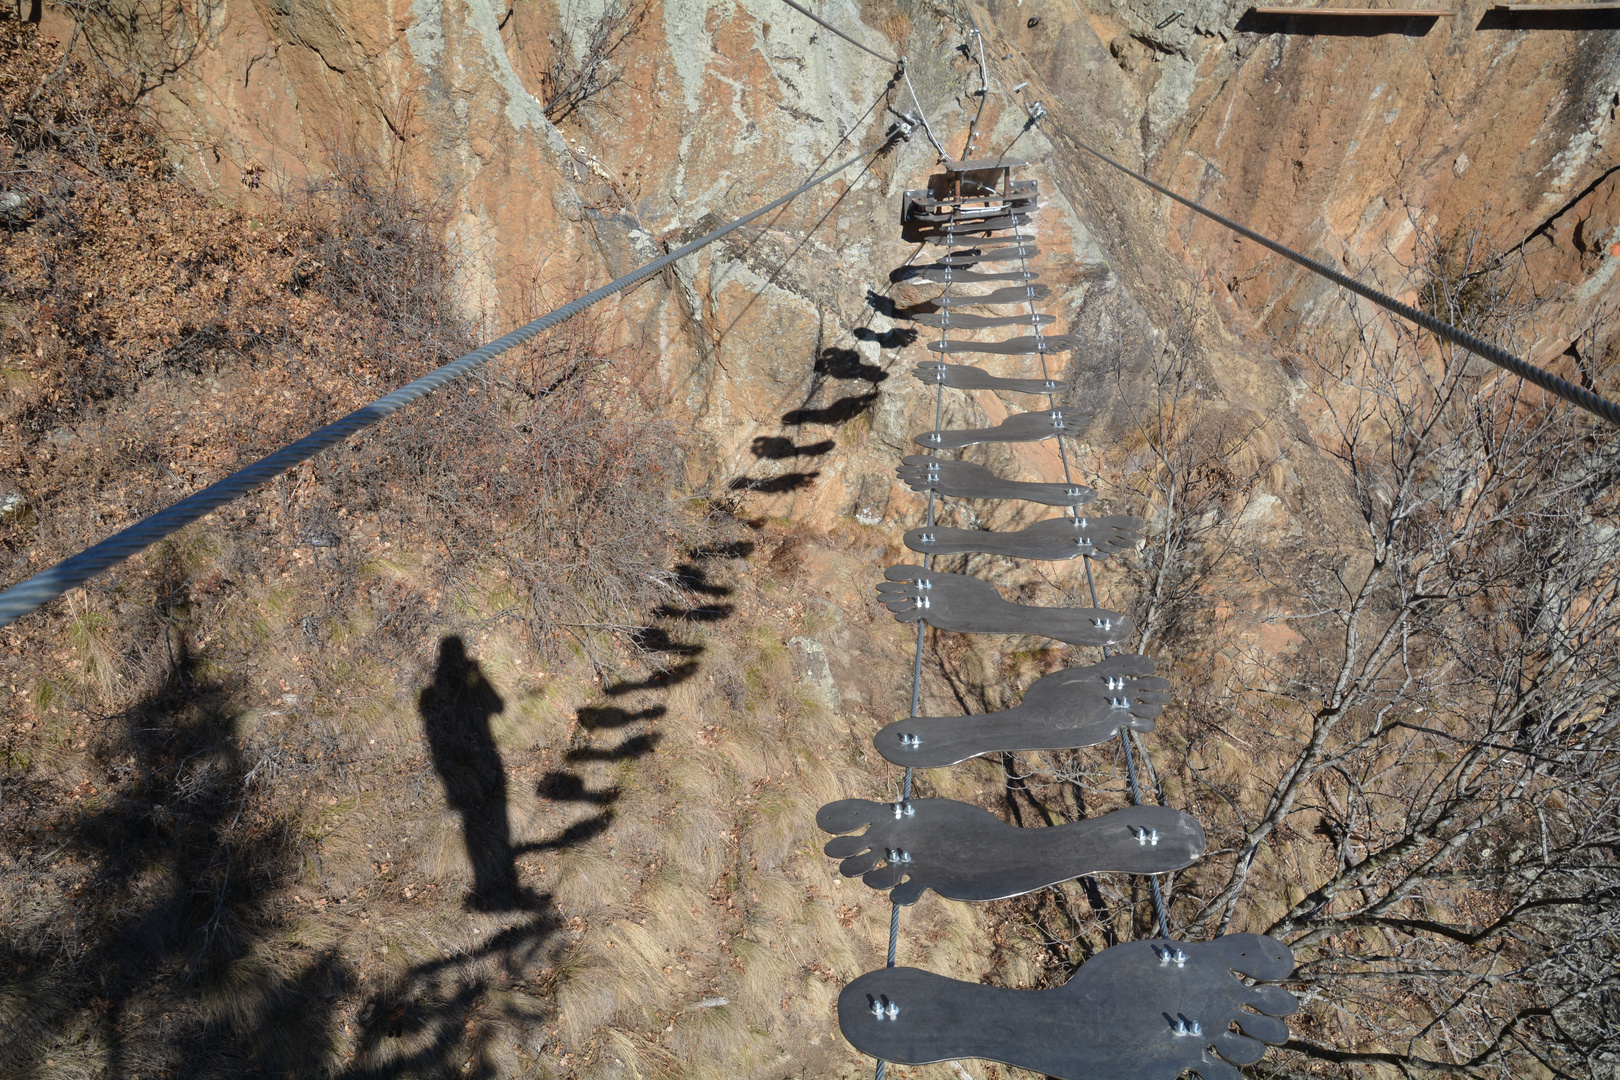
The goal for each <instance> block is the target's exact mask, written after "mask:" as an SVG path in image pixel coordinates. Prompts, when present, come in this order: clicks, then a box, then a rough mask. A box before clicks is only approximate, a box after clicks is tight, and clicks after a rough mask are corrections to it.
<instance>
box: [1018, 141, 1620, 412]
mask: <svg viewBox="0 0 1620 1080" xmlns="http://www.w3.org/2000/svg"><path fill="white" fill-rule="evenodd" d="M1030 124H1031V125H1036V126H1038V125H1039V124H1040V117H1039V116H1032V117H1031V118H1030ZM1063 137H1064V138H1065V139H1067V140H1068V141H1069V142H1072V143H1073V144H1074V145H1075V146H1078V147H1079V148H1080V149H1082V150H1084V151H1085V152H1086V153H1088V154H1090V155H1091V156H1092V157H1094V158H1097V159H1098V160H1099V161H1102V162H1105V163H1106V164H1109V165H1112V166H1113V167H1114V168H1116V169H1118V170H1119V171H1120V172H1122V173H1124V174H1125V175H1126V176H1129V177H1131V178H1133V179H1135V180H1140V181H1141V182H1142V183H1144V184H1146V185H1147V186H1148V187H1150V188H1152V189H1153V190H1154V191H1157V192H1158V193H1159V194H1161V195H1167V196H1169V197H1170V198H1172V199H1174V200H1175V201H1176V202H1178V203H1180V204H1181V205H1182V206H1185V207H1187V208H1188V209H1189V210H1193V211H1196V212H1197V213H1200V214H1202V215H1204V216H1205V217H1207V218H1209V219H1210V220H1211V221H1214V222H1218V223H1219V224H1221V225H1224V226H1226V227H1227V228H1228V229H1231V230H1232V231H1233V232H1235V233H1237V234H1238V235H1239V236H1242V237H1244V238H1246V239H1249V240H1253V241H1254V242H1255V243H1257V244H1259V245H1261V246H1262V247H1264V248H1267V249H1269V250H1271V251H1274V252H1276V253H1277V254H1278V255H1281V256H1282V257H1283V258H1285V259H1288V260H1289V261H1290V262H1295V263H1298V264H1299V265H1300V266H1303V267H1304V268H1305V269H1307V270H1310V271H1312V272H1313V273H1316V274H1320V275H1321V276H1323V277H1325V278H1327V279H1328V280H1329V281H1331V282H1333V283H1334V284H1335V285H1338V286H1340V287H1341V288H1345V289H1349V290H1350V291H1351V292H1353V293H1355V294H1356V295H1357V296H1361V297H1363V298H1365V299H1367V300H1371V301H1372V302H1373V303H1375V304H1377V305H1378V306H1379V307H1381V308H1384V309H1385V310H1387V311H1392V312H1394V313H1395V314H1397V315H1399V316H1401V317H1402V318H1403V319H1406V320H1408V321H1409V322H1414V323H1416V324H1417V325H1418V326H1421V327H1422V328H1423V329H1425V330H1427V331H1429V333H1431V334H1433V335H1434V336H1435V337H1437V338H1440V339H1441V340H1443V341H1449V342H1450V343H1451V344H1453V345H1458V346H1461V347H1462V348H1464V349H1467V350H1468V351H1469V352H1471V353H1474V354H1475V355H1477V356H1481V357H1483V358H1484V359H1486V360H1489V361H1490V362H1491V363H1493V364H1495V365H1496V366H1497V367H1500V368H1502V369H1504V370H1506V371H1508V372H1511V373H1512V374H1514V375H1517V376H1518V377H1519V378H1521V379H1523V380H1525V381H1526V382H1529V383H1533V384H1535V385H1536V386H1539V387H1541V388H1542V389H1543V390H1545V391H1547V392H1548V393H1550V394H1556V395H1557V396H1558V397H1561V398H1563V399H1564V400H1565V401H1568V402H1570V403H1571V404H1573V405H1578V406H1580V407H1581V408H1583V409H1585V410H1586V411H1587V412H1589V413H1591V414H1593V415H1594V416H1597V417H1599V418H1601V419H1603V420H1607V421H1608V422H1609V423H1611V424H1614V425H1615V426H1617V427H1620V405H1616V404H1615V403H1614V402H1612V401H1609V400H1608V399H1607V398H1603V397H1599V396H1598V395H1597V394H1594V393H1593V392H1592V391H1590V390H1588V389H1586V388H1585V387H1583V386H1577V385H1575V384H1574V383H1572V382H1570V381H1569V380H1568V379H1565V378H1562V377H1561V376H1558V375H1554V374H1553V373H1552V372H1550V371H1548V370H1546V369H1545V368H1541V367H1537V366H1536V365H1535V364H1532V363H1530V362H1529V361H1527V360H1521V359H1520V358H1519V357H1517V356H1514V355H1513V354H1512V353H1510V352H1508V351H1507V350H1506V349H1503V348H1501V347H1499V346H1497V345H1493V344H1491V343H1490V342H1488V341H1486V340H1484V339H1483V338H1478V337H1475V336H1474V335H1473V334H1470V333H1468V332H1467V331H1466V330H1460V329H1458V328H1457V327H1455V326H1452V325H1451V324H1450V323H1448V322H1444V321H1443V320H1440V319H1437V318H1435V317H1434V316H1433V315H1430V314H1428V313H1426V312H1423V311H1419V310H1418V309H1417V308H1415V307H1412V306H1411V305H1409V304H1403V303H1401V302H1400V301H1399V300H1397V299H1395V298H1394V297H1393V296H1387V295H1385V294H1384V293H1381V292H1379V291H1378V290H1377V289H1374V288H1373V287H1372V286H1370V285H1363V284H1362V283H1361V282H1359V281H1357V280H1356V279H1355V278H1353V277H1350V276H1349V275H1347V274H1342V273H1340V272H1339V271H1337V270H1335V269H1334V268H1333V267H1331V266H1329V265H1327V264H1326V263H1324V262H1320V261H1318V260H1316V259H1313V258H1311V257H1310V256H1308V255H1301V254H1300V253H1299V252H1297V251H1295V250H1294V249H1292V248H1290V247H1288V246H1287V245H1285V244H1280V243H1278V242H1277V241H1275V240H1273V239H1271V238H1270V237H1267V236H1262V235H1261V234H1260V233H1257V232H1255V231H1254V230H1253V229H1251V228H1249V227H1248V226H1246V225H1239V224H1238V223H1237V222H1235V221H1233V220H1232V219H1231V218H1229V217H1225V216H1223V215H1221V214H1217V213H1216V212H1215V211H1213V210H1210V209H1208V208H1207V207H1204V206H1200V205H1199V204H1198V203H1196V202H1194V201H1193V200H1191V199H1189V198H1187V197H1186V196H1184V195H1178V194H1176V193H1175V192H1174V191H1171V190H1170V189H1169V188H1167V187H1165V186H1164V185H1163V184H1160V183H1157V182H1155V181H1153V180H1150V179H1148V178H1147V177H1146V176H1143V175H1142V174H1141V173H1139V172H1137V171H1135V170H1134V169H1130V168H1127V167H1126V166H1124V165H1121V164H1120V163H1119V162H1117V161H1115V160H1114V159H1113V158H1111V157H1109V156H1108V155H1107V154H1104V153H1103V152H1102V151H1100V150H1095V149H1093V148H1092V147H1090V146H1087V145H1086V144H1085V143H1083V142H1081V141H1080V140H1079V139H1076V138H1075V137H1074V136H1072V135H1069V134H1068V133H1064V135H1063Z"/></svg>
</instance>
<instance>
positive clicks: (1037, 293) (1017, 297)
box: [933, 285, 1052, 307]
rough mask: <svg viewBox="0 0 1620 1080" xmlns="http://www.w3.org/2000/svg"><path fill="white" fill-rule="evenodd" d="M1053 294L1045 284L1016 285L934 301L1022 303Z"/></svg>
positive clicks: (944, 304) (948, 304) (957, 304)
mask: <svg viewBox="0 0 1620 1080" xmlns="http://www.w3.org/2000/svg"><path fill="white" fill-rule="evenodd" d="M1051 294H1052V290H1051V289H1049V288H1048V287H1047V286H1045V285H1016V286H1012V287H1010V288H1006V289H996V290H994V291H992V292H987V293H978V294H976V295H969V294H965V293H957V294H955V295H953V296H940V297H936V298H935V299H934V300H933V303H935V304H938V305H939V306H940V307H968V306H971V305H973V304H1022V303H1023V302H1024V301H1026V300H1045V299H1046V298H1047V297H1048V296H1050V295H1051Z"/></svg>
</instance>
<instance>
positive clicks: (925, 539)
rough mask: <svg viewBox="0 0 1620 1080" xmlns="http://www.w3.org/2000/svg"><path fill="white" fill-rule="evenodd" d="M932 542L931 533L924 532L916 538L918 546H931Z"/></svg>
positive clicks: (932, 536) (932, 535)
mask: <svg viewBox="0 0 1620 1080" xmlns="http://www.w3.org/2000/svg"><path fill="white" fill-rule="evenodd" d="M933 542H934V534H933V533H929V532H925V533H923V534H921V535H920V536H918V537H917V543H919V544H932V543H933Z"/></svg>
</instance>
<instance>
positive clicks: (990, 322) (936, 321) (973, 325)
mask: <svg viewBox="0 0 1620 1080" xmlns="http://www.w3.org/2000/svg"><path fill="white" fill-rule="evenodd" d="M906 317H907V318H908V319H910V320H911V321H912V322H915V323H922V324H923V325H924V326H944V327H949V328H951V329H953V330H985V329H988V328H990V327H992V326H1051V325H1052V324H1053V323H1055V322H1057V316H1056V315H1045V314H1042V313H1041V312H1038V311H1037V312H1035V313H1034V314H1024V315H969V314H968V313H967V312H965V311H964V312H960V313H958V312H953V311H949V310H946V311H927V312H922V313H920V314H917V315H908V316H906Z"/></svg>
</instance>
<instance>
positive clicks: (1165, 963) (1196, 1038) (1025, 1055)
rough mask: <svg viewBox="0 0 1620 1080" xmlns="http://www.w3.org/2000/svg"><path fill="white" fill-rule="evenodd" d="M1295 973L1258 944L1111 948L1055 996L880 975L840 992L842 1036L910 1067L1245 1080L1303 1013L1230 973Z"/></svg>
mask: <svg viewBox="0 0 1620 1080" xmlns="http://www.w3.org/2000/svg"><path fill="white" fill-rule="evenodd" d="M1176 957H1179V959H1176ZM1293 970H1294V954H1293V953H1292V952H1290V951H1289V949H1288V946H1286V945H1284V944H1283V943H1282V942H1280V941H1277V940H1276V939H1275V938H1269V937H1262V936H1260V935H1259V934H1230V935H1228V936H1226V937H1220V938H1216V939H1215V940H1214V941H1166V940H1164V939H1162V938H1161V939H1158V940H1149V941H1132V942H1127V943H1126V944H1123V945H1115V946H1114V947H1113V948H1110V949H1104V950H1103V951H1102V952H1100V953H1098V954H1097V955H1095V956H1093V957H1092V958H1091V959H1090V960H1087V961H1086V962H1085V963H1084V964H1082V965H1080V969H1079V970H1078V971H1076V972H1075V973H1074V975H1073V976H1072V977H1071V978H1070V979H1069V981H1068V982H1067V983H1064V984H1063V985H1062V986H1059V987H1056V988H1054V989H1051V990H1008V989H1006V988H1004V987H999V986H985V985H983V984H982V983H970V982H959V981H957V980H956V979H947V978H945V977H943V976H941V975H935V974H933V973H932V972H927V971H921V970H919V969H917V968H905V967H896V968H883V969H880V970H878V971H873V972H869V973H868V974H865V975H862V976H861V977H860V978H858V979H855V980H854V981H853V982H851V983H850V984H849V985H848V986H846V987H844V990H843V992H842V993H841V994H839V995H838V1026H839V1028H840V1030H842V1031H843V1033H844V1038H846V1039H848V1040H849V1041H850V1043H851V1045H853V1046H854V1047H855V1048H856V1049H857V1050H859V1051H861V1052H862V1053H863V1054H869V1055H871V1056H872V1057H875V1058H877V1059H879V1060H881V1061H893V1062H896V1063H898V1064H902V1065H925V1064H928V1063H930V1062H935V1061H950V1060H954V1059H958V1058H973V1057H976V1058H986V1059H988V1060H990V1061H999V1062H1002V1063H1003V1064H1006V1065H1012V1066H1015V1067H1018V1068H1022V1069H1028V1070H1030V1071H1031V1072H1033V1073H1035V1074H1036V1075H1039V1076H1054V1077H1059V1078H1061V1080H1098V1078H1100V1077H1107V1078H1108V1080H1175V1078H1176V1077H1177V1076H1179V1075H1180V1074H1181V1072H1182V1071H1183V1070H1185V1069H1194V1070H1196V1071H1197V1073H1198V1075H1199V1076H1201V1077H1204V1078H1205V1080H1238V1070H1237V1069H1236V1068H1235V1067H1234V1066H1236V1065H1247V1064H1251V1063H1253V1062H1256V1061H1259V1060H1260V1058H1261V1057H1262V1056H1264V1054H1265V1052H1266V1044H1267V1043H1269V1044H1271V1045H1273V1046H1278V1045H1281V1044H1282V1043H1284V1042H1286V1041H1287V1040H1288V1025H1287V1024H1286V1023H1285V1022H1284V1021H1282V1020H1280V1019H1278V1017H1283V1016H1288V1015H1289V1014H1291V1013H1293V1012H1294V1011H1295V1010H1296V1009H1298V1008H1299V1002H1298V1001H1296V1000H1295V999H1294V995H1292V994H1290V993H1289V992H1288V991H1286V990H1284V989H1283V988H1282V987H1280V986H1248V985H1245V984H1244V983H1243V981H1242V980H1241V979H1240V978H1238V977H1237V975H1234V974H1233V973H1234V972H1237V973H1238V975H1246V976H1249V977H1251V978H1255V979H1264V980H1271V981H1275V980H1278V979H1286V978H1287V977H1288V976H1289V975H1290V974H1291V973H1292V972H1293ZM874 1003H877V1004H879V1005H880V1006H881V1008H880V1010H879V1012H880V1014H881V1015H882V1017H883V1018H882V1019H879V1018H878V1016H877V1015H874V1012H873V1008H872V1005H873V1004H874ZM889 1006H893V1008H889ZM1245 1006H1247V1007H1248V1008H1245ZM1249 1009H1254V1010H1255V1011H1254V1012H1250V1011H1249ZM1233 1023H1236V1024H1237V1026H1238V1028H1239V1029H1241V1031H1242V1034H1239V1033H1238V1032H1236V1031H1232V1030H1231V1025H1232V1024H1233Z"/></svg>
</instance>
